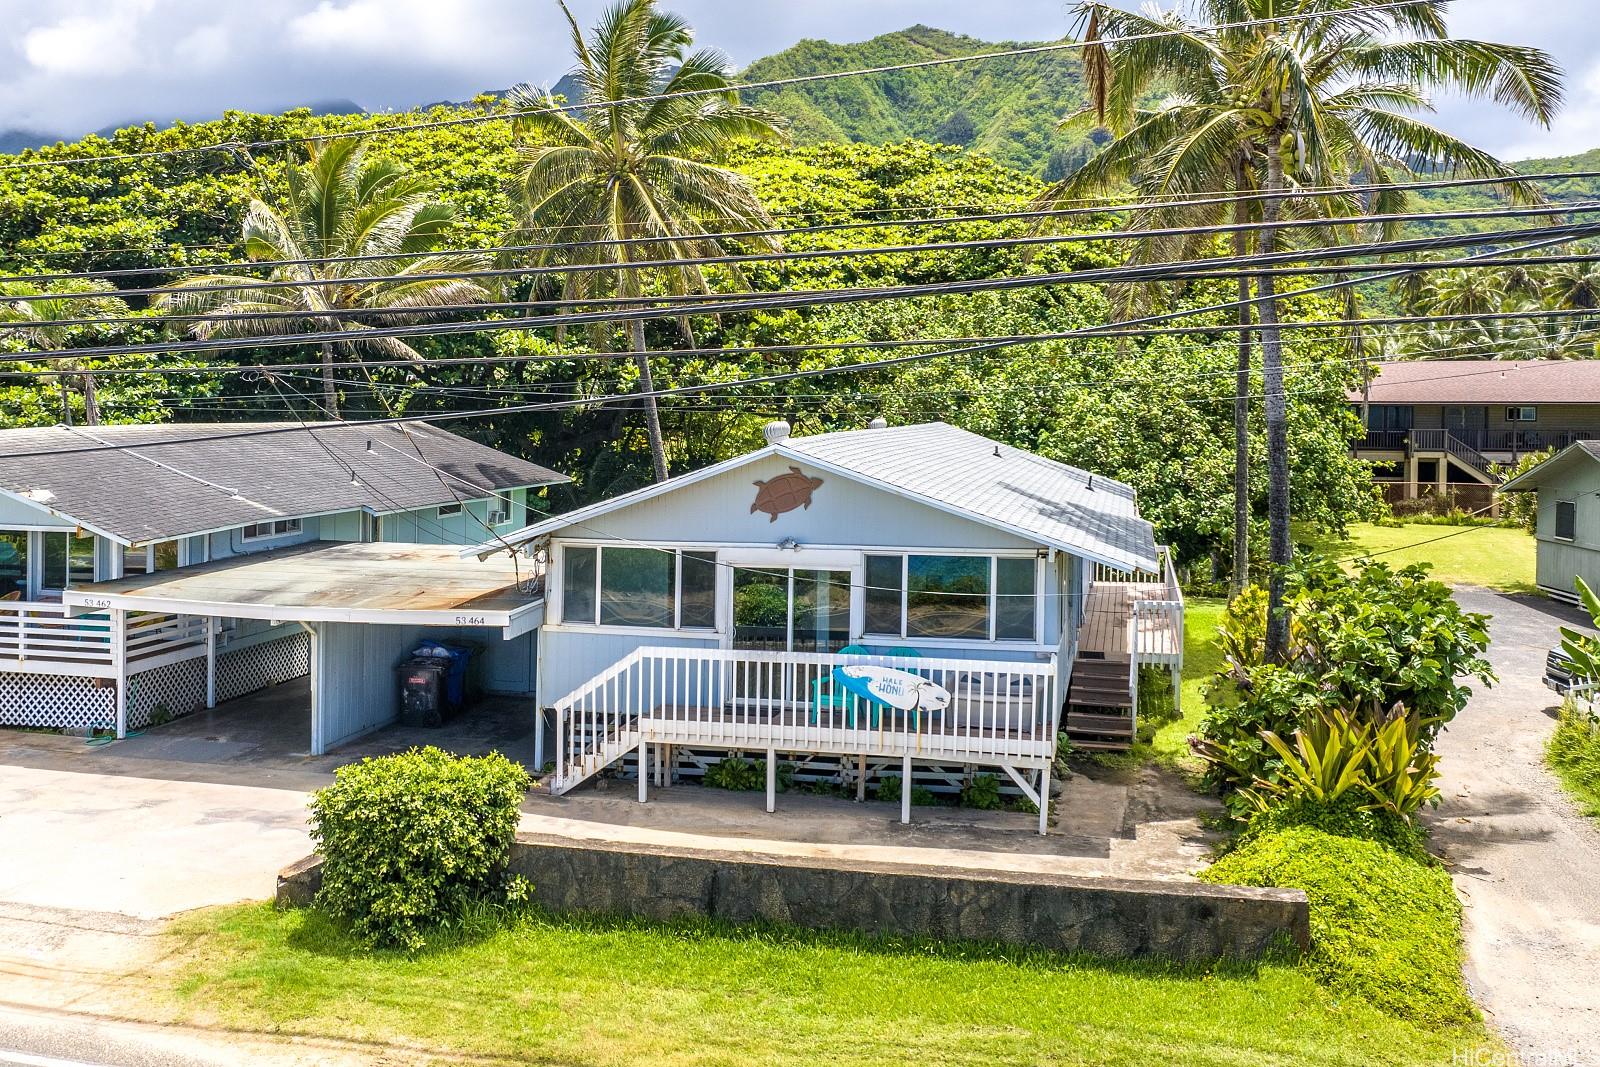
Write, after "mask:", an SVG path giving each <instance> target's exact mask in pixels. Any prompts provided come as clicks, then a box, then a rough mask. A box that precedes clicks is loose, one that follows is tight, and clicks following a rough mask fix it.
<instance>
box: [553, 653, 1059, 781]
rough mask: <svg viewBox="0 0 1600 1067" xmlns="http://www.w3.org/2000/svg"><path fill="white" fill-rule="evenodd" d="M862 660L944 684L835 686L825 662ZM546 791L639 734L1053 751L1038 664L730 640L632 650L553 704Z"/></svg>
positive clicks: (822, 748) (1055, 715) (878, 751)
mask: <svg viewBox="0 0 1600 1067" xmlns="http://www.w3.org/2000/svg"><path fill="white" fill-rule="evenodd" d="M856 663H867V664H877V665H880V666H886V667H892V668H895V669H897V670H903V671H907V672H910V673H913V674H916V675H919V676H921V677H923V678H926V679H927V680H929V681H930V682H933V683H935V684H937V685H940V686H942V687H944V689H946V690H947V691H948V692H949V693H950V696H951V700H950V705H949V706H948V707H947V708H944V709H942V710H941V711H937V712H914V711H913V712H905V711H897V710H895V709H892V708H889V707H887V706H885V705H883V704H880V703H877V702H875V701H869V700H864V699H861V698H859V697H856V696H854V695H852V694H849V693H847V692H846V691H845V690H844V688H843V687H842V686H840V685H838V684H837V683H836V681H835V679H834V674H833V670H834V668H835V667H838V666H842V665H846V664H856ZM555 713H556V714H555V730H556V776H555V781H554V783H553V789H554V791H555V792H558V793H560V792H565V791H566V790H568V789H571V788H572V787H573V786H575V785H577V784H578V783H579V782H581V781H583V780H584V779H586V778H588V777H590V776H591V775H593V774H595V773H598V772H599V771H600V770H601V769H603V768H604V767H605V766H607V765H608V764H610V763H613V762H615V761H616V760H617V759H619V758H621V757H622V756H624V755H626V754H627V753H629V752H631V751H633V750H634V749H635V748H637V747H638V746H639V745H640V744H641V743H645V744H668V745H703V746H706V747H715V748H739V749H746V748H747V749H768V750H777V751H784V752H812V753H839V754H845V753H850V754H861V755H868V756H899V757H906V756H911V757H915V758H919V759H936V760H937V759H943V760H949V761H951V762H960V763H984V764H997V765H1000V766H1011V767H1026V768H1038V767H1043V766H1045V765H1047V764H1048V763H1049V761H1050V760H1051V759H1053V758H1054V756H1055V749H1056V731H1057V728H1058V725H1059V702H1058V701H1057V699H1056V667H1055V663H1054V662H1053V661H1050V662H1004V661H994V660H969V659H921V658H908V659H891V658H888V657H883V656H840V655H830V654H814V653H803V652H753V651H744V650H738V649H732V650H729V649H694V648H641V649H637V650H635V651H634V652H632V653H630V654H629V655H627V656H626V657H624V658H623V659H622V660H620V661H618V662H617V663H616V664H614V665H612V666H611V667H610V668H608V669H607V670H606V671H604V672H602V673H601V674H599V675H597V676H595V677H594V678H593V679H591V680H590V681H588V682H586V683H585V684H584V685H582V686H580V687H579V688H578V689H576V690H574V691H573V692H571V693H569V694H568V695H567V696H565V697H563V698H562V699H561V700H559V701H557V702H556V704H555Z"/></svg>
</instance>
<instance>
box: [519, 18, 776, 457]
mask: <svg viewBox="0 0 1600 1067" xmlns="http://www.w3.org/2000/svg"><path fill="white" fill-rule="evenodd" d="M561 10H562V13H563V14H565V15H566V17H567V23H568V25H569V26H570V27H571V32H572V48H573V52H574V54H575V55H576V57H577V66H576V67H575V68H574V69H573V71H572V74H571V75H570V76H571V77H572V78H573V80H574V81H575V83H576V84H577V86H578V88H579V93H580V95H579V99H578V100H576V101H574V102H573V103H574V104H576V105H577V113H576V114H574V113H572V112H571V111H569V110H561V109H560V106H561V105H560V102H559V101H557V100H556V99H555V98H553V97H552V96H551V95H550V94H549V92H547V91H540V90H535V89H533V88H531V87H530V86H527V85H519V86H517V87H516V88H514V89H512V90H511V94H510V97H509V104H510V106H511V107H512V108H514V109H516V110H518V111H523V112H529V113H528V114H522V115H519V116H518V117H517V119H516V133H517V135H518V136H519V137H521V138H525V139H526V143H525V144H524V145H523V147H522V148H521V161H520V165H519V167H518V171H517V175H516V183H515V187H514V192H515V195H516V197H517V199H518V201H519V202H520V204H521V213H522V217H521V220H520V227H519V230H518V233H517V237H516V239H517V240H520V241H526V242H528V243H535V244H541V245H549V246H554V247H552V248H550V249H549V250H548V251H545V252H543V253H541V254H540V255H539V256H538V257H537V258H536V260H535V265H540V264H544V263H547V262H562V263H567V264H576V265H580V266H589V267H594V268H595V270H594V271H575V272H572V273H569V274H567V275H566V276H565V280H564V283H563V286H564V289H565V295H566V296H567V297H569V298H575V299H582V298H585V297H589V296H591V295H593V294H594V293H595V292H596V291H597V290H599V289H602V288H610V289H612V290H613V291H614V292H615V293H616V295H617V296H620V297H623V298H641V302H640V306H644V300H643V299H642V298H645V297H646V295H647V282H651V281H653V282H654V283H655V285H656V286H657V287H659V289H660V290H662V291H665V292H668V293H674V294H681V293H702V292H708V291H709V289H710V286H709V283H708V281H707V279H706V276H705V273H704V272H703V271H702V270H701V269H700V268H699V267H698V266H695V265H692V264H690V263H683V264H680V265H675V266H672V267H669V268H665V269H654V270H651V271H649V275H650V277H649V278H645V277H641V275H642V274H644V273H645V270H644V269H642V268H634V269H629V268H628V266H627V264H629V263H631V262H640V261H644V260H654V261H660V260H668V259H673V260H692V259H697V258H703V257H707V256H715V255H719V254H721V253H722V252H724V251H725V250H726V249H725V246H724V244H723V242H722V241H721V240H720V239H718V238H717V237H715V236H712V234H714V233H716V232H718V231H723V232H725V231H729V230H762V229H769V228H771V226H772V220H771V218H770V217H769V216H768V215H767V212H766V210H765V209H764V208H763V207H762V206H761V202H760V201H759V200H758V199H757V198H756V195H755V192H754V191H753V190H752V188H751V187H750V184H749V182H747V181H746V180H745V179H744V177H743V176H741V175H739V174H737V173H735V172H734V171H731V170H728V169H726V168H724V167H720V166H717V165H716V163H715V160H716V159H717V158H718V157H719V155H720V154H722V153H723V152H725V151H726V150H727V149H728V147H729V146H730V145H732V144H733V143H734V142H736V141H738V140H741V139H762V138H773V137H777V136H779V135H780V133H779V130H780V125H781V121H782V120H781V119H779V118H778V116H776V115H773V114H771V113H769V112H765V111H760V110H757V109H755V108H750V107H745V106H743V105H741V104H740V103H739V97H738V94H737V93H736V92H735V91H734V90H733V89H731V88H730V87H729V85H730V83H729V81H728V71H729V62H728V59H727V58H726V57H725V56H724V55H722V53H720V52H716V51H711V50H706V49H702V50H699V51H696V52H693V53H690V54H686V53H687V52H688V49H689V47H690V46H691V45H692V44H693V42H694V32H693V30H691V29H690V27H689V26H688V24H687V23H685V22H684V21H683V20H682V19H681V18H679V17H678V16H676V15H672V14H668V13H666V12H663V11H660V10H658V9H657V7H656V4H655V0H620V2H618V3H616V4H614V5H613V6H612V7H610V8H609V9H607V11H606V12H605V14H603V15H602V16H601V18H600V21H599V23H598V24H597V25H596V26H595V27H594V30H593V31H592V34H591V36H590V37H589V38H588V39H585V37H584V34H583V31H582V29H581V28H579V26H578V23H577V20H576V19H574V18H573V16H572V12H571V11H569V10H568V9H567V7H566V4H565V3H562V5H561ZM683 93H693V94H695V95H691V96H680V95H675V94H683ZM641 97H648V98H650V99H647V100H641V99H639V98H641ZM750 243H751V244H753V245H756V246H758V247H762V248H775V247H777V244H776V242H775V241H773V240H772V239H769V238H756V239H753V240H751V242H750ZM684 328H685V330H687V324H685V327H684ZM628 331H629V341H630V344H631V346H632V352H633V357H634V362H635V364H636V366H637V368H638V374H639V390H640V392H642V393H643V394H645V396H644V411H645V422H646V428H647V432H648V434H649V438H650V459H651V464H652V467H653V469H654V473H655V478H656V480H657V481H661V480H664V479H665V478H666V477H667V453H666V446H665V443H664V441H663V440H662V436H661V418H660V413H659V412H658V411H657V408H656V401H655V396H654V395H653V379H652V376H651V371H650V357H649V349H648V347H647V346H646V344H645V335H644V323H643V322H642V321H639V320H634V321H633V322H631V323H629V326H628Z"/></svg>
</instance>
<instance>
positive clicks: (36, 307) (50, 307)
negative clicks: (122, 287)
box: [0, 281, 128, 426]
mask: <svg viewBox="0 0 1600 1067" xmlns="http://www.w3.org/2000/svg"><path fill="white" fill-rule="evenodd" d="M104 292H105V286H104V285H103V284H97V283H94V282H87V281H62V282H58V283H57V284H56V285H55V286H53V287H52V288H50V289H40V288H37V287H34V286H27V285H23V284H20V283H19V284H16V285H12V286H9V287H7V291H6V293H5V295H7V296H10V297H11V298H12V299H10V300H7V301H5V302H4V303H0V324H5V325H9V326H10V327H11V328H12V329H13V330H15V331H16V333H18V334H20V335H21V336H22V337H24V338H26V339H27V341H28V343H29V344H32V345H34V346H35V347H37V348H46V349H49V350H51V351H66V350H68V349H69V348H70V347H71V345H72V339H73V337H74V336H75V335H76V334H77V333H78V332H79V331H80V330H81V329H83V327H78V326H71V325H68V323H70V322H72V321H73V320H76V319H94V318H122V317H125V316H126V315H128V305H127V304H126V303H124V302H123V301H122V300H120V299H118V298H117V297H114V296H94V297H86V296H85V295H83V294H88V293H104ZM23 296H29V297H44V299H42V300H32V299H30V300H19V299H16V298H17V297H23ZM50 362H51V366H52V367H53V368H54V369H55V371H56V373H55V374H54V375H52V376H51V377H53V378H54V379H55V383H56V384H57V385H59V386H60V388H61V418H62V421H63V422H65V423H66V424H67V425H68V426H70V425H72V401H71V394H70V391H69V388H70V387H69V382H71V381H72V380H73V379H75V378H76V379H79V386H80V388H82V390H83V421H84V422H85V423H87V424H88V425H90V426H95V425H98V424H99V422H100V402H99V398H98V395H97V393H96V391H95V381H94V375H93V374H91V373H89V372H88V371H87V370H86V369H85V367H84V364H83V362H82V361H80V360H78V359H74V358H72V357H70V356H58V357H55V358H53V359H52V360H51V361H50ZM45 380H46V381H48V380H49V379H45Z"/></svg>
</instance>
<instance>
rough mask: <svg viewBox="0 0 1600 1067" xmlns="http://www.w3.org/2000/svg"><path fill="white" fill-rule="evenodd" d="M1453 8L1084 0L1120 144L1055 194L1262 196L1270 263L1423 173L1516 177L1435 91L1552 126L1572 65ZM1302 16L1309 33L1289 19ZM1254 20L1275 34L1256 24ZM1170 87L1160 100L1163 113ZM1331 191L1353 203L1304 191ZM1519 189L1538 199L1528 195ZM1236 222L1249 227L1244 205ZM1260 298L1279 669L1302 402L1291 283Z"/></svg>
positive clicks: (1342, 2)
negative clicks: (1304, 236) (1453, 26)
mask: <svg viewBox="0 0 1600 1067" xmlns="http://www.w3.org/2000/svg"><path fill="white" fill-rule="evenodd" d="M1445 7H1446V0H1419V2H1418V3H1416V4H1413V5H1407V6H1405V7H1399V8H1387V9H1381V10H1380V9H1378V8H1377V6H1376V3H1375V2H1373V0H1189V2H1188V3H1187V4H1186V5H1185V7H1184V9H1183V10H1181V11H1179V10H1175V11H1171V12H1166V13H1154V14H1135V13H1133V12H1128V11H1122V10H1120V9H1118V8H1115V7H1112V6H1109V5H1108V4H1104V3H1098V2H1088V3H1079V4H1078V5H1077V7H1076V11H1077V13H1078V15H1079V17H1080V18H1081V19H1082V20H1083V24H1084V25H1085V26H1086V33H1085V38H1086V40H1087V41H1088V42H1089V45H1090V47H1089V48H1088V49H1087V50H1086V55H1085V69H1086V75H1087V81H1088V83H1089V89H1090V106H1089V107H1088V108H1087V109H1085V110H1086V112H1087V113H1088V114H1090V115H1092V116H1093V118H1094V119H1095V120H1096V121H1098V122H1100V123H1101V124H1103V125H1105V126H1107V127H1109V128H1110V129H1111V130H1112V132H1113V133H1114V134H1115V135H1116V137H1115V139H1114V140H1113V141H1112V142H1111V143H1110V144H1108V145H1107V146H1106V148H1105V150H1104V151H1103V152H1101V153H1100V155H1098V156H1097V157H1095V158H1094V159H1092V160H1090V161H1089V162H1088V163H1086V164H1085V165H1084V166H1083V167H1082V168H1081V169H1080V170H1079V171H1078V172H1077V173H1076V174H1074V175H1072V176H1070V177H1069V178H1067V179H1066V180H1065V181H1064V182H1063V183H1061V185H1059V186H1058V187H1057V188H1056V189H1055V190H1054V195H1055V196H1056V197H1057V198H1058V199H1066V198H1071V197H1077V196H1083V195H1086V194H1090V193H1093V192H1099V191H1103V190H1105V189H1107V188H1120V187H1122V186H1123V185H1125V184H1128V183H1131V184H1132V185H1133V186H1134V188H1135V189H1136V190H1137V192H1138V193H1139V194H1141V195H1142V196H1145V197H1149V198H1158V197H1159V198H1172V197H1175V196H1183V195H1185V194H1191V193H1210V194H1213V195H1215V194H1216V193H1219V192H1225V191H1235V192H1241V193H1244V192H1255V191H1257V190H1259V192H1260V193H1261V195H1260V197H1259V198H1257V199H1254V200H1252V201H1251V202H1252V203H1254V204H1259V218H1258V220H1257V221H1259V222H1260V224H1261V228H1260V229H1259V230H1257V231H1255V249H1254V251H1255V252H1257V253H1258V254H1262V255H1267V254H1271V253H1273V252H1276V251H1278V250H1279V248H1280V234H1281V229H1280V227H1279V225H1278V224H1279V223H1281V222H1282V221H1283V220H1284V219H1285V218H1286V217H1288V218H1293V217H1320V216H1324V215H1326V216H1332V217H1334V218H1337V217H1339V216H1349V215H1354V214H1360V213H1367V212H1371V213H1374V214H1391V213H1396V212H1398V211H1400V210H1403V209H1404V207H1405V204H1406V202H1407V197H1406V195H1405V193H1404V192H1403V191H1396V190H1368V191H1367V192H1366V193H1363V192H1362V189H1361V186H1362V185H1368V184H1371V185H1383V184H1388V183H1390V182H1392V181H1394V180H1395V178H1396V177H1398V176H1404V175H1406V174H1409V173H1411V172H1412V171H1413V170H1426V171H1428V172H1430V173H1445V174H1460V175H1467V176H1471V177H1488V178H1495V177H1508V176H1510V175H1511V173H1512V172H1511V171H1510V169H1509V168H1507V167H1506V166H1505V165H1504V164H1502V163H1500V162H1499V161H1498V160H1496V159H1494V158H1493V157H1492V156H1490V155H1489V154H1488V153H1486V152H1483V151H1481V150H1479V149H1477V148H1474V147H1473V146H1471V145H1469V144H1467V143H1466V142H1464V141H1462V140H1460V139H1459V138H1456V137H1452V136H1450V135H1449V134H1446V133H1444V132H1443V131H1441V130H1439V129H1437V128H1436V127H1434V126H1432V125H1430V124H1428V123H1426V122H1424V121H1422V120H1421V119H1419V118H1417V117H1416V114H1417V113H1418V112H1422V111H1426V110H1428V109H1429V106H1430V105H1429V101H1428V97H1427V95H1426V91H1427V90H1428V89H1430V88H1435V87H1438V88H1448V89H1451V90H1454V91H1457V92H1461V93H1464V94H1466V95H1470V96H1487V97H1490V98H1492V99H1493V100H1495V101H1496V102H1498V103H1501V104H1504V105H1506V106H1508V107H1511V108H1512V109H1514V110H1516V111H1518V112H1520V113H1522V114H1524V115H1526V116H1528V117H1529V118H1532V119H1534V120H1537V121H1539V122H1543V123H1548V122H1549V119H1550V118H1551V116H1552V115H1553V114H1554V112H1555V110H1556V108H1557V106H1558V105H1559V101H1560V95H1561V86H1560V70H1559V68H1558V67H1557V66H1556V65H1555V63H1554V61H1553V60H1551V59H1550V57H1549V56H1547V55H1546V54H1545V53H1543V52H1541V51H1539V50H1537V49H1533V48H1525V47H1520V46H1514V45H1502V44H1493V43H1488V42H1483V41H1466V40H1451V39H1448V38H1447V37H1446V27H1445V24H1444V17H1443V12H1444V9H1445ZM1185 12H1189V13H1191V14H1192V16H1193V17H1192V18H1191V17H1190V15H1189V14H1185ZM1288 16H1294V17H1295V18H1296V21H1293V22H1288V21H1276V22H1274V21H1272V20H1274V19H1279V20H1281V19H1284V18H1285V17H1288ZM1305 16H1310V17H1305ZM1244 22H1259V23H1260V24H1258V25H1247V26H1240V25H1238V24H1239V23H1244ZM1219 26H1232V27H1233V28H1222V29H1219V28H1217V27H1219ZM1156 92H1160V93H1161V94H1162V98H1161V100H1160V102H1159V103H1158V104H1156V105H1155V106H1154V107H1148V106H1146V103H1147V101H1148V100H1149V99H1150V97H1151V96H1152V94H1154V93H1156ZM1322 188H1334V189H1344V190H1346V193H1345V194H1344V195H1342V196H1327V197H1306V196H1303V195H1300V192H1301V190H1307V189H1322ZM1504 188H1505V191H1506V193H1507V195H1509V196H1511V197H1513V198H1515V199H1519V200H1526V199H1528V194H1527V193H1526V192H1525V191H1523V190H1522V189H1521V187H1520V186H1519V185H1517V184H1508V185H1506V186H1505V187H1504ZM1219 207H1226V205H1219ZM1185 210H1186V212H1187V211H1188V209H1185ZM1204 210H1206V209H1201V208H1195V209H1193V211H1194V212H1195V213H1200V212H1203V211H1204ZM1210 210H1213V211H1216V210H1218V208H1212V209H1210ZM1252 210H1253V209H1252ZM1187 217H1189V218H1194V217H1195V216H1194V215H1188V216H1187ZM1235 217H1242V215H1241V214H1240V213H1239V212H1238V209H1237V207H1236V208H1235ZM1345 230H1346V228H1344V227H1337V226H1330V227H1328V228H1326V229H1323V231H1322V233H1321V234H1320V236H1319V239H1320V240H1324V241H1328V240H1338V239H1339V238H1340V236H1341V233H1342V232H1344V231H1345ZM1254 288H1255V292H1254V307H1255V311H1256V316H1257V318H1258V320H1259V337H1260V346H1261V367H1262V384H1263V393H1264V394H1265V408H1266V423H1267V469H1268V483H1269V489H1268V500H1267V505H1268V521H1269V529H1270V552H1269V558H1270V560H1271V562H1272V563H1273V565H1274V566H1273V571H1272V575H1271V577H1270V580H1269V600H1270V608H1271V611H1270V615H1269V625H1268V648H1269V649H1270V651H1271V653H1272V655H1273V657H1274V658H1277V657H1280V656H1281V655H1282V654H1283V652H1284V650H1285V648H1286V646H1287V637H1288V620H1287V618H1286V617H1285V615H1284V612H1283V610H1282V606H1283V592H1284V581H1285V575H1284V566H1285V565H1286V564H1287V563H1288V562H1289V558H1290V553H1291V547H1290V542H1289V504H1290V501H1289V454H1288V452H1289V448H1288V404H1287V398H1286V395H1285V392H1284V386H1283V360H1282V346H1281V342H1280V335H1279V327H1278V322H1279V299H1278V293H1277V288H1276V278H1275V277H1274V276H1273V275H1271V274H1270V273H1261V274H1260V275H1258V276H1257V278H1256V279H1255V286H1254ZM1243 292H1244V287H1243V283H1241V294H1242V293H1243ZM1244 348H1245V346H1244V345H1241V353H1242V355H1241V364H1242V361H1243V358H1244ZM1242 369H1243V368H1242V366H1241V370H1242ZM1242 379H1243V375H1242V374H1241V380H1242ZM1237 392H1238V393H1239V394H1241V395H1243V394H1246V393H1247V392H1248V390H1247V389H1244V388H1240V389H1239V390H1237Z"/></svg>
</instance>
